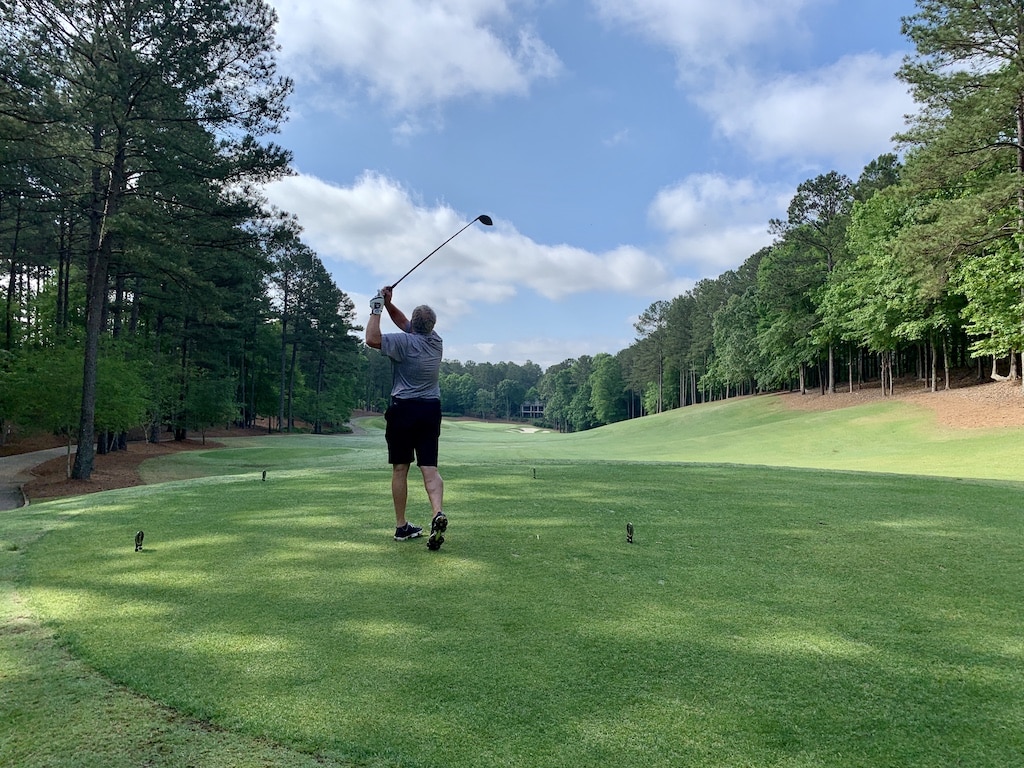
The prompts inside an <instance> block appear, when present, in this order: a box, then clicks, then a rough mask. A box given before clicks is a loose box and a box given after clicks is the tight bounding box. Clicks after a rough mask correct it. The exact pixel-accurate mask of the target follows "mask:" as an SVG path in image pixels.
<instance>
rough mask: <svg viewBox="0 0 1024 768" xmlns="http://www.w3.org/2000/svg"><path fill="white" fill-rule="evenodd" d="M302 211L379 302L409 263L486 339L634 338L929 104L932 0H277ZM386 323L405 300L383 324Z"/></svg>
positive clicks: (454, 342) (289, 134) (481, 358)
mask: <svg viewBox="0 0 1024 768" xmlns="http://www.w3.org/2000/svg"><path fill="white" fill-rule="evenodd" d="M269 1H270V4H271V5H272V6H273V7H274V8H275V9H276V10H277V13H278V16H279V25H278V30H277V40H278V43H279V45H280V46H281V51H280V54H279V64H280V68H281V72H282V73H283V74H286V75H288V76H290V77H292V78H293V79H294V81H295V93H294V95H293V96H292V99H291V102H290V104H291V114H290V116H289V120H288V122H287V123H286V124H285V126H284V128H283V130H282V132H281V134H280V135H278V136H276V137H275V140H276V141H278V142H279V143H280V144H282V145H283V146H284V147H286V148H287V149H289V150H291V151H292V152H293V154H294V162H293V167H294V169H295V171H296V174H295V175H294V176H291V177H289V178H287V179H285V180H282V181H280V182H277V183H274V184H273V185H271V186H270V187H269V188H268V189H267V196H268V199H269V200H270V202H271V203H272V204H274V205H275V206H277V207H279V208H281V209H283V210H285V211H288V212H290V213H293V214H295V215H296V216H297V217H298V220H299V223H300V225H301V226H302V227H303V240H304V241H305V242H306V243H307V244H308V245H309V246H310V247H312V248H313V249H314V250H316V252H317V253H318V254H319V256H320V258H321V260H322V261H323V262H324V264H325V266H326V267H327V269H328V270H329V271H330V272H331V274H332V275H333V276H334V278H335V281H336V282H337V284H338V286H339V287H340V288H341V289H342V290H343V291H345V292H346V293H347V294H348V295H349V296H351V297H352V299H353V300H354V301H355V303H356V307H357V312H358V321H359V322H360V323H365V321H366V317H367V316H368V307H367V303H368V301H369V299H370V297H371V296H372V295H373V294H374V293H375V292H376V289H377V288H378V287H380V286H382V285H387V284H390V283H393V282H394V281H395V280H397V279H398V278H399V277H400V276H401V275H402V274H404V273H405V272H406V271H407V270H408V269H409V268H410V267H412V266H413V265H414V264H415V263H416V262H418V261H419V260H420V259H422V258H423V257H424V256H426V255H427V254H428V253H429V252H430V251H432V250H433V249H434V248H435V247H437V246H438V245H439V244H440V243H442V242H443V241H444V240H445V239H447V238H448V237H450V236H451V235H452V234H454V233H455V232H456V231H458V230H459V229H460V228H461V227H462V226H463V225H465V224H466V223H467V222H469V221H470V220H472V219H473V218H474V217H475V216H477V215H478V214H481V213H486V214H488V215H490V216H492V217H493V219H494V226H493V227H490V228H486V227H483V226H481V225H479V224H475V225H473V226H472V227H470V228H469V229H467V230H466V231H465V232H463V233H462V234H460V235H459V236H458V237H457V238H455V239H454V240H452V242H451V243H449V244H448V245H446V246H445V247H444V248H442V249H441V250H440V251H438V252H437V253H436V254H434V255H433V256H432V257H431V258H430V260H429V261H427V262H426V263H425V264H424V265H423V266H421V267H420V268H419V269H417V270H416V271H415V272H413V274H412V275H410V276H409V277H408V278H406V279H405V280H404V281H403V282H402V284H401V285H400V286H398V288H397V289H396V291H395V303H396V304H397V305H398V306H399V307H401V308H402V309H405V310H406V311H407V312H408V311H411V309H412V308H413V307H414V306H415V305H417V304H421V303H427V304H430V305H431V306H433V307H434V309H435V310H436V311H437V314H438V327H437V330H438V332H439V333H440V334H441V336H442V337H443V338H444V340H445V357H446V358H448V359H457V360H461V361H463V362H466V361H469V360H474V361H476V362H498V361H513V362H517V363H524V362H526V361H527V360H531V361H533V362H535V363H537V364H539V365H540V366H542V367H543V368H547V367H548V366H550V365H553V364H555V363H558V362H561V361H562V360H565V359H568V358H576V357H579V356H581V355H595V354H598V353H600V352H608V353H612V354H614V353H616V352H618V351H619V350H621V349H624V348H626V347H628V346H629V345H630V344H631V343H632V342H633V340H634V339H635V337H636V333H635V330H634V328H633V323H634V322H635V321H636V318H637V317H638V316H639V314H640V313H641V312H643V310H644V309H646V308H647V307H648V306H650V304H651V303H652V302H654V301H657V300H659V299H672V298H674V297H675V296H677V295H679V294H681V293H683V292H685V291H686V290H688V289H689V288H690V287H692V286H693V284H694V283H695V282H696V281H697V280H700V279H702V278H705V277H710V278H714V277H717V276H718V275H720V274H721V273H722V272H724V271H725V270H727V269H731V268H734V267H736V266H738V265H739V264H741V263H742V262H743V261H744V260H745V259H746V258H747V257H748V256H750V255H751V254H753V253H754V252H756V251H757V250H758V249H759V248H761V247H762V246H765V245H768V244H769V243H770V242H771V237H770V236H769V235H768V231H767V230H768V220H769V219H770V218H772V217H784V216H785V211H786V206H787V205H788V203H789V201H790V199H791V198H792V196H793V194H794V192H795V190H796V187H797V185H798V184H800V183H801V182H802V181H805V180H807V179H810V178H813V177H815V176H817V175H818V174H821V173H826V172H828V171H832V170H836V171H839V172H841V173H845V174H847V175H848V176H850V177H851V178H852V179H854V180H856V179H857V177H858V176H859V175H860V172H861V170H862V169H863V167H864V165H865V164H866V163H868V162H869V161H870V160H872V159H873V158H875V157H877V156H878V155H880V154H882V153H884V152H890V151H893V150H894V146H893V143H892V140H891V137H892V135H893V134H894V133H896V132H897V131H899V130H901V129H902V127H903V124H904V121H903V117H904V115H906V114H907V113H910V112H913V111H914V109H915V108H914V104H913V101H912V100H911V98H910V96H909V95H908V93H907V89H906V87H905V86H904V85H903V84H902V83H900V82H899V81H897V80H896V79H895V77H894V76H893V73H894V72H895V71H896V69H897V68H898V67H899V66H900V63H901V61H902V58H903V56H904V55H906V54H907V53H909V52H910V50H911V48H910V45H909V43H908V41H907V40H906V39H905V38H903V37H902V36H901V34H900V19H901V17H903V16H906V15H909V14H912V13H914V11H915V7H914V3H913V2H912V0H432V1H428V0H373V2H370V0H269ZM387 330H389V329H388V328H387V322H385V331H387Z"/></svg>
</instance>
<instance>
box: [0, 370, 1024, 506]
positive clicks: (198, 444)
mask: <svg viewBox="0 0 1024 768" xmlns="http://www.w3.org/2000/svg"><path fill="white" fill-rule="evenodd" d="M950 386H951V388H950V389H948V390H943V389H940V390H939V391H937V392H931V391H930V390H929V389H928V388H927V387H926V386H925V384H924V383H923V382H920V381H917V380H904V381H901V382H899V383H898V384H897V386H896V392H895V395H894V397H895V399H897V400H900V401H904V402H910V403H913V404H915V405H919V406H921V407H924V408H928V409H930V410H931V411H933V412H934V413H935V420H936V423H937V424H938V425H940V426H943V427H948V428H952V429H990V428H993V427H1024V389H1022V387H1021V382H1020V381H993V382H987V383H980V384H979V383H977V382H976V381H975V377H974V376H973V375H969V376H965V377H964V378H961V379H958V380H956V381H952V382H950ZM777 396H778V397H782V398H784V399H785V402H786V404H787V405H788V406H789V407H791V408H796V409H800V410H807V411H820V410H829V409H835V408H848V407H850V406H854V405H863V404H865V403H869V402H873V401H878V400H881V399H883V395H882V391H881V388H880V387H879V386H878V385H877V384H872V385H865V386H863V387H854V391H853V392H850V391H849V388H848V387H846V388H841V389H840V390H839V391H837V392H836V393H835V394H832V395H822V394H821V393H820V392H818V391H815V392H812V393H808V394H806V395H801V394H799V393H788V394H782V395H777ZM356 415H359V414H356ZM266 434H267V431H266V429H265V428H261V429H252V430H243V429H228V430H211V431H208V432H207V433H206V443H205V445H204V444H203V442H202V440H201V439H200V438H198V437H196V438H193V439H190V440H185V441H181V442H177V441H174V440H164V441H161V442H159V443H146V442H131V443H129V444H128V450H127V451H115V452H113V453H108V454H102V455H97V456H96V461H95V465H94V469H93V472H92V477H91V478H90V479H89V480H68V479H67V460H66V458H65V457H63V456H62V457H60V458H57V459H51V460H50V461H47V462H46V463H44V464H41V465H40V466H38V467H36V468H35V469H34V470H32V473H31V474H32V476H33V477H32V479H31V480H30V481H28V482H27V483H26V484H25V486H24V491H25V495H26V496H28V498H29V499H30V500H31V501H37V500H40V499H51V498H59V497H64V496H78V495H80V494H83V493H93V492H96V491H106V490H111V489H114V488H126V487H129V486H133V485H141V484H142V480H141V479H140V478H139V472H138V467H139V464H141V463H142V462H143V461H145V460H146V459H149V458H152V457H154V456H161V455H164V454H168V453H175V452H178V451H192V450H199V449H204V448H212V447H217V446H218V445H220V444H219V443H217V442H216V439H217V438H218V437H244V436H247V435H266ZM59 445H61V443H60V441H59V440H58V439H55V438H52V437H46V436H44V437H33V438H15V439H13V440H11V441H9V443H8V444H7V445H5V446H3V447H0V455H10V454H12V453H24V452H26V451H34V450H40V449H42V448H53V447H57V446H59Z"/></svg>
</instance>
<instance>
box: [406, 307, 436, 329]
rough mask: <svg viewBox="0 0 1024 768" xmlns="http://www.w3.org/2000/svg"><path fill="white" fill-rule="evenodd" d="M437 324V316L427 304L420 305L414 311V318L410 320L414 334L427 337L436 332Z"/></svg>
mask: <svg viewBox="0 0 1024 768" xmlns="http://www.w3.org/2000/svg"><path fill="white" fill-rule="evenodd" d="M436 322H437V315H436V314H434V310H432V309H431V308H430V307H428V306H427V305H426V304H420V305H419V306H418V307H416V309H414V310H413V311H412V317H411V318H409V328H410V330H412V332H413V333H418V334H419V335H420V336H426V335H428V334H429V333H430V332H431V331H432V330H434V324H435V323H436Z"/></svg>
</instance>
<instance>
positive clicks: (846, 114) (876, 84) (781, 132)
mask: <svg viewBox="0 0 1024 768" xmlns="http://www.w3.org/2000/svg"><path fill="white" fill-rule="evenodd" d="M900 61H901V56H900V55H898V54H894V55H891V56H879V55H877V54H871V53H868V54H860V55H856V56H847V57H844V58H842V59H840V60H839V61H837V62H836V63H835V64H833V65H831V66H828V67H825V68H823V69H819V70H816V71H813V72H808V73H801V74H799V75H786V76H783V77H778V78H775V79H763V78H758V77H754V76H750V75H746V76H744V75H740V74H738V73H733V75H732V76H730V77H728V78H722V79H721V80H720V81H719V82H718V84H717V86H716V88H715V89H714V90H711V91H708V92H706V93H704V94H702V95H700V96H699V97H698V98H697V101H698V102H699V103H700V104H701V106H702V107H703V108H704V109H705V110H706V111H707V112H708V113H709V114H710V115H711V116H712V119H713V120H714V122H715V126H716V129H717V130H718V131H719V132H721V134H723V135H724V136H726V137H727V138H729V139H730V140H732V141H734V142H736V143H738V144H740V145H741V146H743V147H744V148H745V150H746V151H747V152H748V153H749V154H750V155H752V156H753V157H755V158H757V159H759V160H775V159H780V158H781V159H787V160H798V161H800V162H813V161H824V162H826V163H839V164H842V165H844V166H847V167H846V168H845V169H844V170H846V171H848V172H850V173H853V174H854V175H856V174H857V173H859V171H860V169H861V167H862V166H863V165H864V164H865V163H866V162H868V161H869V160H871V159H872V158H874V157H877V156H878V155H880V154H882V153H883V152H887V151H890V150H891V148H892V141H891V138H892V136H893V134H895V133H896V132H898V131H899V130H901V129H902V128H903V116H904V115H905V114H908V113H910V112H912V111H913V110H914V102H913V99H912V98H911V96H910V94H909V92H908V91H907V87H906V85H905V84H904V83H902V82H900V81H899V80H897V79H896V78H895V76H894V74H893V73H894V72H895V71H896V69H897V68H898V67H899V65H900Z"/></svg>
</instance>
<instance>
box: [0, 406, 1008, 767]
mask: <svg viewBox="0 0 1024 768" xmlns="http://www.w3.org/2000/svg"><path fill="white" fill-rule="evenodd" d="M364 426H365V427H366V428H367V433H366V434H365V435H350V436H343V437H329V438H328V437H313V436H297V437H294V438H291V437H277V436H275V437H267V438H257V439H245V440H235V441H229V442H230V447H228V448H226V449H222V450H216V451H208V452H192V453H180V454H176V455H174V456H169V457H165V458H161V459H159V460H156V461H153V462H150V463H148V464H147V465H145V474H146V476H147V479H148V480H149V481H150V482H157V481H163V482H162V483H161V484H159V485H151V486H146V487H139V488H130V489H125V490H122V491H115V492H109V493H103V494H96V495H93V496H89V497H81V498H77V499H69V500H61V501H54V502H50V503H46V504H40V505H35V506H33V507H30V508H28V509H27V510H21V511H18V512H15V513H11V514H10V517H9V518H8V519H9V520H10V523H11V525H10V528H9V531H8V532H5V533H4V535H3V536H2V537H0V538H3V539H4V540H5V541H10V542H11V545H10V547H9V548H8V549H7V550H6V551H4V552H0V557H3V558H4V559H3V560H0V563H3V564H4V566H3V571H2V572H3V574H4V580H3V585H4V592H3V595H4V604H3V607H4V611H3V617H4V627H5V631H4V633H3V635H2V637H0V654H2V655H0V673H2V674H0V684H2V688H0V694H2V696H0V699H2V703H0V718H2V719H0V764H3V765H8V764H10V765H20V766H44V765H45V766H52V765H58V766H65V765H66V766H72V765H90V766H92V765H168V766H171V765H224V766H228V765H253V766H255V765H287V766H292V765H295V766H298V765H314V764H316V765H338V766H410V767H411V766H484V767H489V766H625V767H627V768H628V767H630V766H637V767H638V768H639V767H640V766H665V767H666V768H667V767H668V766H836V765H841V766H865V768H866V767H868V766H871V767H874V766H880V765H892V766H921V767H922V768H923V767H925V766H928V767H929V768H931V767H932V766H937V765H957V764H963V765H972V766H993V767H995V766H1000V767H1002V766H1006V765H1014V764H1021V763H1022V761H1024V734H1022V730H1021V728H1020V723H1021V722H1024V702H1022V700H1021V697H1020V695H1019V691H1020V690H1022V688H1024V640H1022V639H1021V633H1020V627H1021V625H1022V620H1024V597H1022V595H1024V564H1022V559H1021V557H1020V552H1021V551H1022V547H1024V520H1022V515H1021V513H1020V505H1019V502H1018V498H1019V495H1020V493H1021V490H1022V489H1024V485H1022V484H1021V483H1020V482H1019V481H1020V480H1021V479H1024V477H1022V474H1021V470H1020V469H1019V468H1020V467H1024V462H1022V459H1024V456H1022V449H1021V447H1020V446H1021V444H1022V443H1024V441H1022V440H1021V437H1022V434H1024V431H1022V430H1003V431H989V432H985V433H960V434H956V433H950V432H944V431H941V430H937V429H935V428H934V427H932V426H931V425H930V423H929V420H928V417H927V415H926V414H925V413H924V412H921V411H917V410H911V409H909V408H906V407H904V406H900V405H899V404H898V403H884V404H880V405H876V406H867V407H863V408H855V409H848V410H846V411H836V412H831V413H816V414H800V413H795V412H792V411H788V410H786V409H784V408H783V407H782V406H781V404H780V402H779V400H778V398H757V399H750V400H745V401H737V402H733V403H725V404H716V405H711V406H706V407H701V408H691V409H684V410H683V411H680V412H674V413H671V414H665V415H663V416H658V417H651V418H647V419H641V420H635V421H632V422H628V423H624V424H619V425H615V426H613V427H609V428H605V429H602V430H595V431H593V432H589V433H583V434H578V435H557V434H551V433H538V432H531V431H521V430H518V429H515V428H510V427H509V426H508V425H495V424H480V423H474V422H446V424H445V429H444V435H443V438H442V440H443V446H442V448H443V450H442V454H443V458H442V473H443V475H444V477H445V481H446V485H447V489H446V510H447V512H448V514H449V517H450V519H451V526H450V528H449V533H448V540H447V542H446V543H445V545H444V547H443V548H442V550H441V552H439V553H431V552H428V551H427V550H426V547H425V546H424V545H423V540H422V539H421V540H419V541H414V542H403V543H397V542H394V541H392V540H391V538H390V537H391V532H392V529H393V514H392V512H391V509H390V497H389V481H390V472H389V469H388V467H387V465H386V463H385V453H384V446H383V436H382V432H381V431H380V430H381V427H382V422H381V420H379V419H376V420H368V421H366V422H364ZM995 453H999V454H1000V455H998V456H996V455H994V454H995ZM1014 465H1015V466H1016V467H1017V470H1016V472H1014V471H1013V467H1014ZM798 467H802V468H798ZM839 469H856V470H859V471H857V472H844V471H836V470H839ZM263 470H266V471H267V480H266V481H263V480H262V479H261V477H262V474H261V473H262V471H263ZM897 473H905V474H897ZM927 475H932V476H930V477H929V476H927ZM941 475H946V477H942V476H941ZM958 478H959V479H958ZM985 478H987V479H985ZM411 500H412V504H411V505H410V518H411V519H412V520H413V522H415V523H417V524H424V523H425V522H426V518H427V512H428V507H427V505H426V500H425V495H424V494H423V491H422V487H420V486H419V485H413V487H412V493H411ZM627 522H632V523H633V524H634V525H635V527H636V541H635V543H633V544H627V543H626V540H625V526H626V523H627ZM140 528H141V529H144V530H145V532H146V539H145V549H144V551H143V552H141V553H138V554H136V553H134V552H133V551H132V550H133V547H132V537H133V536H134V533H135V531H136V530H138V529H140ZM40 533H42V534H44V535H42V536H41V537H40V538H38V539H37V538H35V537H36V536H38V535H39V534H40ZM39 621H41V622H42V627H40V626H39V624H38V623H37V622H39ZM48 633H52V635H53V636H55V637H56V639H57V643H56V644H55V643H53V642H52V641H51V640H50V639H49V638H50V634H48ZM65 651H67V652H69V653H66V652H65ZM83 662H84V663H83ZM93 670H95V672H98V673H99V674H95V673H94V672H93ZM40 691H46V692H47V695H46V697H44V696H43V695H42V694H41V693H40ZM44 699H45V700H44ZM73 707H77V709H76V711H78V710H81V709H85V710H87V711H88V712H89V715H88V717H87V718H85V717H84V716H82V715H79V716H78V719H76V720H75V721H74V722H73V725H74V726H75V727H74V728H73V729H71V731H70V735H69V733H68V730H69V729H68V728H67V727H65V726H66V725H67V724H66V723H62V722H61V721H60V719H59V718H58V719H57V720H56V721H55V720H54V713H56V712H62V711H64V710H65V709H69V708H73ZM162 707H166V708H169V709H162ZM79 720H81V722H79ZM139 723H143V724H148V725H146V726H144V727H142V728H140V727H139V725H138V724H139ZM133 728H134V729H135V730H134V731H133V730H132V729H133ZM129 734H131V735H129ZM147 734H148V735H147ZM154 734H155V735H154Z"/></svg>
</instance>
